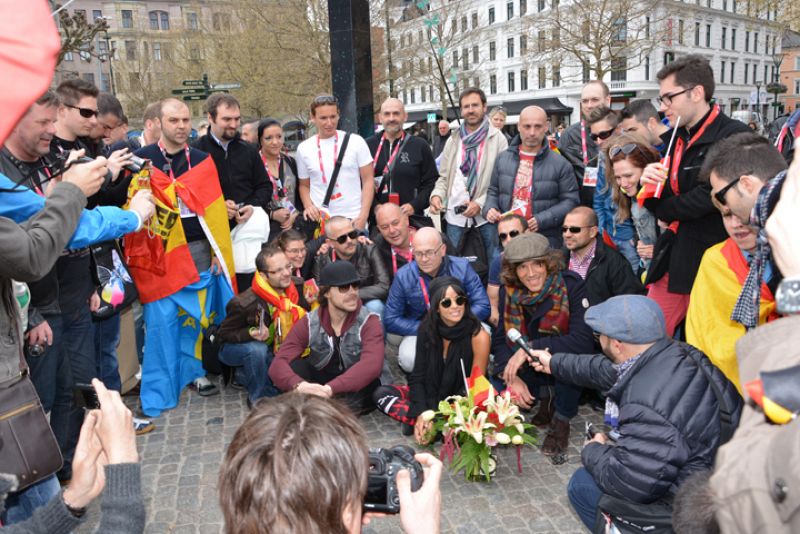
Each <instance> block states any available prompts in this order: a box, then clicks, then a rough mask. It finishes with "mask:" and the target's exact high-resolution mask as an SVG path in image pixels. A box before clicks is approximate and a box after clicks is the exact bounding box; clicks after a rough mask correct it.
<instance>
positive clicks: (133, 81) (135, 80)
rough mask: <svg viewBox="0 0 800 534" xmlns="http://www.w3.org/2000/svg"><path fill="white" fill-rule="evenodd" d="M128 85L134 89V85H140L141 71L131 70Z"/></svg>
mask: <svg viewBox="0 0 800 534" xmlns="http://www.w3.org/2000/svg"><path fill="white" fill-rule="evenodd" d="M128 87H130V88H131V89H133V88H134V87H139V73H138V72H129V73H128Z"/></svg>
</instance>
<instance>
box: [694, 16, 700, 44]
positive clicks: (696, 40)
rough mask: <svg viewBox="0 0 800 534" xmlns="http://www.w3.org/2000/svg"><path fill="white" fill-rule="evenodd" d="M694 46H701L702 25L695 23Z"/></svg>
mask: <svg viewBox="0 0 800 534" xmlns="http://www.w3.org/2000/svg"><path fill="white" fill-rule="evenodd" d="M694 45H695V46H700V23H699V22H695V23H694Z"/></svg>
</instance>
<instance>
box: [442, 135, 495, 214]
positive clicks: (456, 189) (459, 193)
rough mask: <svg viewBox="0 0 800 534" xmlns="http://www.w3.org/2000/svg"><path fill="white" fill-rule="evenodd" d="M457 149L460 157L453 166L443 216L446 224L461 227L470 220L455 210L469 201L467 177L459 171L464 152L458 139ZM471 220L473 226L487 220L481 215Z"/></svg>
mask: <svg viewBox="0 0 800 534" xmlns="http://www.w3.org/2000/svg"><path fill="white" fill-rule="evenodd" d="M457 150H458V151H459V152H460V153H461V157H460V158H458V161H457V163H458V165H457V166H456V168H455V176H453V182H452V183H451V185H450V198H448V199H447V213H446V214H445V216H444V218H445V220H446V221H447V224H452V225H454V226H460V227H462V228H463V227H465V226H467V224H468V223H469V224H470V225H472V222H471V221H468V220H467V218H466V217H464V216H463V215H461V214H460V213H456V212H455V209H456V207H457V206H461V205H464V204H466V203H467V202H469V192H468V191H467V178H466V177H465V176H464V175H463V174H462V173H461V164H462V163H464V153H463V151H462V150H461V140H460V139H459V140H458V147H457ZM478 165H480V160H478ZM472 221H475V223H474V224H475V226H483V225H484V224H486V223H487V222H488V221H487V220H486V219H484V218H483V216H481V215H476V216H475V217H474V218H473V219H472Z"/></svg>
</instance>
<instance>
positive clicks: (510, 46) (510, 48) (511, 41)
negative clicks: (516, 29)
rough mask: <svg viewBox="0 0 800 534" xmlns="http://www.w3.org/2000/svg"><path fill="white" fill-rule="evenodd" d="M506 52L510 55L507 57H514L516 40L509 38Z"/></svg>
mask: <svg viewBox="0 0 800 534" xmlns="http://www.w3.org/2000/svg"><path fill="white" fill-rule="evenodd" d="M506 51H507V52H508V55H507V56H506V57H514V38H513V37H509V38H508V41H507V42H506Z"/></svg>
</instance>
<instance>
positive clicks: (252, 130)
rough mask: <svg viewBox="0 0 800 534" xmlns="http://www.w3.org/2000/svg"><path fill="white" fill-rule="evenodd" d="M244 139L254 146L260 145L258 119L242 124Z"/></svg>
mask: <svg viewBox="0 0 800 534" xmlns="http://www.w3.org/2000/svg"><path fill="white" fill-rule="evenodd" d="M242 141H246V142H248V143H250V144H251V145H253V146H256V147H257V146H258V121H253V122H248V123H245V124H243V125H242Z"/></svg>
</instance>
